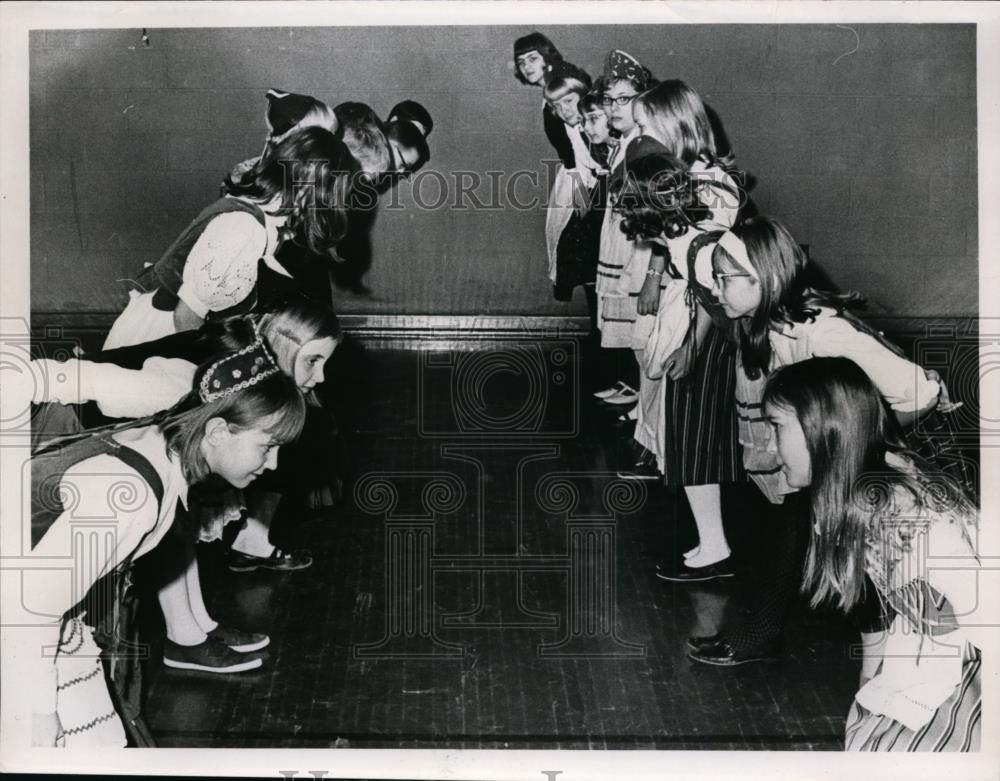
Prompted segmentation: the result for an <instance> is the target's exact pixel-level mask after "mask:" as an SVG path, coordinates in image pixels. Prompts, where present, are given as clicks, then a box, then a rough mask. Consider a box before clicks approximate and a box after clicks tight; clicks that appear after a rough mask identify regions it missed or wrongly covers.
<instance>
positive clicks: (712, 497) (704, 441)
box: [632, 79, 742, 582]
mask: <svg viewBox="0 0 1000 781" xmlns="http://www.w3.org/2000/svg"><path fill="white" fill-rule="evenodd" d="M632 115H633V119H634V120H635V123H636V126H637V127H638V128H639V130H640V132H641V133H642V134H643V135H644V136H649V137H651V138H654V139H656V140H657V141H659V142H660V143H661V144H663V145H664V147H665V149H666V150H667V152H668V153H669V154H670V155H672V156H673V157H674V158H675V159H676V160H677V161H678V163H679V164H680V165H681V167H682V168H683V169H684V170H686V171H687V172H688V177H687V179H686V181H688V182H689V184H690V187H691V188H692V194H694V195H695V197H696V199H697V200H698V201H699V202H700V203H701V205H702V206H703V207H704V208H705V209H706V213H705V214H704V215H703V218H702V222H701V224H700V227H701V228H702V229H703V230H711V229H716V230H725V229H727V228H730V227H732V225H733V223H734V222H735V221H736V215H737V211H738V209H739V207H740V203H741V195H742V191H741V188H740V187H739V184H738V182H737V178H736V174H737V172H736V171H735V170H734V169H733V166H732V156H731V155H727V156H726V158H725V159H723V158H721V157H720V155H719V153H718V151H717V146H716V138H715V133H714V132H713V129H712V125H711V123H710V121H709V117H708V113H707V112H706V110H705V106H704V104H703V103H702V100H701V98H700V97H699V96H698V93H696V92H695V91H694V90H693V89H691V88H690V87H688V86H687V85H686V84H685V83H684V82H682V81H678V80H676V79H672V80H669V81H664V82H661V83H659V84H657V85H656V86H654V87H653V88H652V89H650V90H647V91H646V92H644V93H642V94H641V95H639V96H638V97H637V98H636V99H635V100H634V101H633V107H632ZM654 175H655V174H654ZM688 241H690V239H688ZM676 251H677V250H676V248H673V249H671V257H672V259H673V261H674V262H675V263H676V264H681V265H683V263H684V256H683V255H681V256H679V257H678V256H677V255H676ZM662 269H663V266H662V260H660V259H658V258H656V257H654V258H652V259H651V266H650V270H649V271H651V272H652V273H653V274H654V275H650V273H647V274H646V276H645V278H643V277H642V276H640V273H641V272H642V271H643V270H642V269H635V268H634V269H633V280H632V286H633V288H634V289H636V290H638V293H639V310H640V314H642V313H643V312H645V311H650V310H651V311H654V312H655V311H658V308H659V299H660V295H661V294H660V285H659V284H657V283H658V281H659V279H658V278H657V277H656V276H655V272H656V271H662ZM688 284H689V285H690V284H692V283H690V282H689V283H688ZM710 288H711V284H710V283H709V284H708V286H707V287H703V288H701V289H700V290H699V292H700V293H702V296H701V302H702V304H703V306H699V307H698V310H697V311H698V314H699V318H698V322H696V323H695V325H694V327H692V328H691V329H690V338H689V339H685V340H684V342H683V343H682V344H680V345H679V346H678V347H677V348H676V349H675V350H674V352H673V353H672V354H671V355H670V356H669V357H668V358H667V359H666V376H667V378H668V379H669V380H670V382H667V383H666V387H665V388H664V390H663V393H664V396H665V400H664V403H663V404H653V405H652V406H651V407H650V408H649V413H650V414H649V416H648V417H650V418H652V420H651V421H650V427H651V429H653V430H655V431H657V432H661V433H660V437H661V439H662V440H663V441H665V442H666V443H677V442H684V443H685V445H684V446H683V447H676V446H673V444H671V447H670V448H669V450H670V455H671V456H672V457H668V454H666V453H664V459H663V460H664V461H665V465H664V469H663V472H664V474H665V476H666V478H667V483H668V484H671V483H677V484H681V485H684V486H685V489H684V490H685V494H686V496H687V499H688V503H689V504H690V506H691V512H692V514H693V516H694V519H695V525H696V527H697V529H698V542H697V544H696V545H695V547H694V548H692V549H691V550H689V551H687V552H686V553H685V554H684V556H683V560H682V561H681V562H678V563H676V564H674V563H669V562H661V563H660V564H658V565H657V576H658V577H660V578H661V579H663V580H670V581H677V582H694V581H704V580H713V579H715V578H722V577H731V576H732V574H733V572H732V569H731V568H730V566H729V561H728V560H729V556H730V549H729V543H728V542H727V540H726V535H725V532H724V530H723V525H722V500H721V492H720V488H719V484H720V483H723V482H725V483H729V482H733V481H735V480H737V479H741V478H742V475H741V474H740V471H741V470H740V469H739V464H738V457H737V451H736V436H735V433H736V432H735V428H734V426H731V425H729V422H730V421H731V420H732V418H733V414H732V410H733V404H734V400H733V377H734V374H735V360H736V351H735V346H734V345H733V343H732V342H731V341H729V340H726V339H725V338H724V336H723V331H724V330H727V329H726V322H725V320H726V319H725V317H724V316H723V315H722V314H721V313H720V312H719V311H718V307H717V306H715V305H713V304H714V302H712V301H711V300H710V299H711V296H710V294H709V290H710ZM694 292H695V289H694V288H692V295H693V294H694ZM706 299H708V300H706ZM692 301H693V299H692ZM693 311H694V310H693ZM708 311H711V312H712V313H713V314H714V315H715V317H716V318H717V320H718V322H719V324H720V325H722V326H723V328H722V329H719V328H712V327H711V324H712V319H711V317H710V316H709V315H708ZM702 352H704V355H702ZM696 367H697V370H696V371H695V369H696ZM688 377H690V380H689V379H687V378H688ZM702 388H712V394H711V403H710V404H706V403H701V404H698V403H697V402H696V401H695V399H701V400H702V402H704V401H705V398H706V397H705V396H704V394H703V392H702V390H701V389H702ZM641 403H642V402H641V401H640V404H641ZM692 404H695V405H696V407H697V409H696V408H695V407H692ZM709 409H711V410H712V411H713V412H712V414H709V412H708V411H709ZM664 430H666V433H665V434H663V433H662V432H663V431H664Z"/></svg>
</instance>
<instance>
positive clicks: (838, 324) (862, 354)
mask: <svg viewBox="0 0 1000 781" xmlns="http://www.w3.org/2000/svg"><path fill="white" fill-rule="evenodd" d="M769 336H770V341H771V369H772V370H773V369H776V368H778V367H779V366H787V365H788V364H791V363H798V362H799V361H804V360H806V359H808V358H815V357H842V358H850V359H851V360H852V361H854V362H855V363H856V364H857V365H858V366H860V367H861V368H862V369H863V370H864V372H865V374H867V375H868V377H869V378H870V379H871V381H872V383H873V384H874V385H875V387H876V388H878V391H879V393H880V394H882V397H883V398H884V399H885V400H886V402H887V403H888V404H889V405H890V406H891V407H892V408H893V410H895V411H896V412H918V411H920V410H923V409H926V408H927V407H929V406H930V405H931V403H932V402H933V401H934V400H935V399H936V398H937V396H938V394H939V393H940V392H941V386H940V385H939V384H938V383H937V382H935V381H934V380H930V379H927V376H926V375H925V374H924V370H923V369H921V368H920V367H919V366H917V365H916V364H915V363H911V362H910V361H908V360H906V358H902V357H900V356H898V355H896V354H895V353H894V352H892V351H891V350H890V349H889V348H887V347H886V346H885V345H883V344H881V343H880V342H879V341H878V340H877V339H875V338H874V337H873V336H869V335H868V334H866V333H862V332H861V331H859V330H858V329H857V328H855V327H854V326H853V325H852V324H851V323H850V322H848V321H847V320H845V319H844V318H842V317H838V316H837V313H836V312H834V310H832V309H827V308H823V309H821V310H820V313H819V314H818V315H817V317H816V319H815V320H814V321H813V322H811V323H792V324H787V325H783V326H782V328H781V330H780V331H776V330H772V331H770V333H769Z"/></svg>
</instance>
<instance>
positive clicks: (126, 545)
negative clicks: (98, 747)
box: [4, 426, 188, 718]
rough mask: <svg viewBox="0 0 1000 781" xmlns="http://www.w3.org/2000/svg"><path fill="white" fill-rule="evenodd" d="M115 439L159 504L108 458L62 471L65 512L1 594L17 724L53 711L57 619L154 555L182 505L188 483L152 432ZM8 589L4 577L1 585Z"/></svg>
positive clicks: (128, 433)
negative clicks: (149, 468) (118, 571)
mask: <svg viewBox="0 0 1000 781" xmlns="http://www.w3.org/2000/svg"><path fill="white" fill-rule="evenodd" d="M114 438H115V439H116V440H117V441H118V442H120V443H121V444H123V445H127V446H128V447H130V448H132V449H133V450H136V451H138V452H139V453H140V454H142V455H143V456H145V457H146V458H147V459H148V460H149V462H150V463H151V464H152V465H153V468H154V469H156V471H157V473H158V474H159V476H160V479H161V480H162V481H163V501H162V502H161V503H160V505H159V509H157V501H156V496H155V494H154V493H153V492H152V490H150V489H149V487H148V485H147V484H146V483H145V482H144V481H143V479H142V477H141V476H140V475H139V473H138V472H136V471H135V470H134V469H132V468H131V467H129V466H127V465H126V464H125V463H124V462H122V461H121V460H119V459H117V458H115V457H114V456H110V455H99V456H94V457H92V458H88V459H86V460H84V461H81V462H80V463H79V464H76V465H74V466H73V467H71V468H69V469H67V470H66V473H65V474H64V476H63V479H62V480H61V481H60V483H59V490H60V493H61V495H64V496H66V497H69V498H70V501H69V502H67V506H68V509H67V510H66V511H65V512H63V513H62V515H60V516H59V517H58V518H57V519H56V520H55V522H54V523H53V524H52V526H51V527H50V528H49V529H48V531H46V533H45V536H44V537H42V539H41V540H40V541H39V542H38V545H36V546H35V547H34V548H33V549H31V550H24V551H23V552H22V556H21V559H20V561H19V567H18V569H20V573H17V574H19V575H20V579H19V582H20V586H19V587H18V588H17V589H16V592H14V593H12V591H11V589H9V588H8V589H6V591H7V593H6V594H5V595H4V608H5V620H6V621H9V624H8V626H10V627H11V629H12V631H11V632H10V633H9V640H10V641H12V642H11V645H10V646H9V648H10V650H11V651H12V652H13V653H11V654H10V655H9V656H5V662H10V663H11V665H12V667H13V668H14V669H13V670H11V671H10V672H11V673H12V674H11V675H10V677H8V678H6V680H7V682H8V683H9V684H13V688H14V689H15V690H16V697H17V699H15V700H13V701H15V702H17V703H18V705H17V710H18V711H19V712H20V713H21V714H22V717H25V714H27V718H30V714H31V713H32V712H34V713H38V714H45V713H52V712H54V711H55V709H56V687H57V685H58V683H59V682H58V680H57V673H56V667H55V665H54V664H53V652H54V650H55V648H56V646H57V645H58V643H59V632H60V624H61V621H62V617H63V615H64V614H65V613H67V612H68V611H69V610H71V609H72V608H73V607H74V606H75V605H76V604H77V603H78V602H79V601H80V600H81V599H83V597H84V596H85V595H86V593H87V591H88V590H89V589H90V587H91V586H92V585H93V584H94V583H96V582H97V581H98V580H99V579H100V578H101V577H103V576H104V575H106V574H107V573H109V572H111V571H112V570H114V569H115V568H116V567H118V566H119V565H120V564H122V563H123V562H124V561H125V560H126V559H128V557H129V556H130V555H132V556H133V558H138V557H139V556H142V555H144V554H146V553H148V552H149V551H151V550H153V548H155V547H156V545H157V544H158V543H159V542H160V540H161V539H162V538H163V536H164V535H165V534H166V533H167V530H168V529H169V528H170V526H171V524H173V521H174V512H175V509H176V507H177V503H178V501H179V502H180V503H181V504H182V505H183V506H185V507H186V506H187V491H188V484H187V481H186V480H185V479H184V475H183V473H182V471H181V465H180V462H179V461H178V460H176V459H172V458H170V457H169V456H168V455H167V451H166V442H165V440H164V439H163V435H162V434H161V433H160V432H159V430H158V429H157V428H156V427H155V426H149V427H146V428H140V429H134V430H131V431H124V432H121V433H119V434H116V435H114ZM63 492H65V493H64V494H63ZM24 547H25V548H27V547H28V546H27V545H25V546H24ZM33 562H34V563H33ZM13 583H14V581H13V580H11V581H10V582H9V583H8V581H7V579H6V578H5V584H6V585H12V584H13ZM92 620H93V619H92ZM84 622H85V623H86V622H87V621H86V619H84ZM15 630H16V631H15ZM10 693H11V692H8V694H10Z"/></svg>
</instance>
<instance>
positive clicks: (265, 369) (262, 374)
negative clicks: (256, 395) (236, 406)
mask: <svg viewBox="0 0 1000 781" xmlns="http://www.w3.org/2000/svg"><path fill="white" fill-rule="evenodd" d="M253 328H254V333H255V334H256V336H257V338H256V339H255V340H254V343H253V344H251V345H250V346H248V347H244V348H243V349H242V350H238V351H237V352H234V353H230V354H229V355H227V356H225V357H224V358H220V359H219V360H217V361H216V362H215V363H213V364H212V365H211V366H209V367H208V369H207V370H206V371H205V374H204V375H203V376H202V378H201V383H200V385H199V387H198V395H199V396H200V397H201V400H202V402H205V403H207V402H210V401H218V400H219V399H222V398H225V397H226V396H229V395H230V394H233V393H238V392H239V391H242V390H246V389H247V388H250V387H253V386H254V385H256V384H257V383H258V382H260V381H261V380H266V379H267V378H268V377H271V376H273V375H275V374H277V373H278V372H280V371H281V369H279V368H278V362H277V361H276V360H275V359H274V356H273V355H271V351H270V350H268V349H267V345H266V344H265V343H264V339H263V337H262V336H261V335H260V332H259V331H258V330H257V324H256V323H254V326H253Z"/></svg>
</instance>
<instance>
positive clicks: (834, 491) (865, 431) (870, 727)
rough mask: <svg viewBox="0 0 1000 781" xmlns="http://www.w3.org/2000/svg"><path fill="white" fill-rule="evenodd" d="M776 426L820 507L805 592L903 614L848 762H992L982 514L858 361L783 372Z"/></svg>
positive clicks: (776, 391) (860, 702) (813, 519)
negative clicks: (979, 546) (920, 448)
mask: <svg viewBox="0 0 1000 781" xmlns="http://www.w3.org/2000/svg"><path fill="white" fill-rule="evenodd" d="M762 413H763V417H764V420H765V421H766V423H767V424H768V425H769V426H771V428H772V429H773V438H772V440H771V446H770V452H772V453H773V454H774V455H775V457H776V462H777V463H778V464H780V468H781V472H782V475H783V476H784V478H785V481H786V482H787V484H788V485H789V486H791V487H793V488H799V489H801V490H803V491H806V492H808V495H809V510H810V513H809V518H808V521H807V519H805V518H803V519H802V522H803V524H806V523H808V525H807V530H808V529H810V528H811V532H812V533H811V534H809V553H808V556H807V559H806V567H805V581H804V583H803V587H802V590H803V592H805V593H807V594H809V595H810V596H811V598H812V604H813V606H816V605H819V604H822V603H832V604H833V605H834V606H836V607H837V608H839V609H841V610H843V611H844V612H848V611H850V610H851V608H852V607H854V606H856V605H858V604H859V603H860V602H861V600H862V599H863V597H865V596H866V595H865V591H866V589H873V590H874V591H875V592H876V594H875V596H877V598H878V599H880V600H881V601H883V602H884V603H886V605H887V607H888V608H889V610H890V611H891V612H892V613H893V614H894V618H893V621H892V626H891V627H890V629H889V632H888V635H887V637H886V638H885V641H884V649H883V650H884V653H883V658H882V659H881V660H880V664H879V666H878V667H877V669H876V671H875V672H874V675H872V676H871V678H870V679H869V680H867V682H864V684H863V685H862V687H861V688H860V690H859V691H858V693H857V694H856V695H855V698H854V703H853V705H852V706H851V710H850V714H849V715H848V718H847V727H846V746H845V747H846V749H847V750H848V751H978V750H979V748H980V741H981V722H980V717H981V711H982V684H981V664H982V661H981V657H982V655H981V652H980V647H982V642H983V640H984V639H985V638H984V636H983V634H982V627H985V626H989V625H990V624H991V622H989V621H985V620H983V618H979V617H977V615H976V611H977V609H978V608H979V603H980V602H981V595H982V594H984V593H985V594H988V593H995V589H993V590H991V589H989V588H988V587H986V584H984V583H983V582H982V580H981V579H982V575H983V574H985V573H981V572H980V571H979V570H980V561H979V559H978V557H977V553H976V546H975V543H974V540H975V538H976V527H977V521H978V512H977V510H976V507H975V505H974V504H973V503H972V501H970V500H969V499H968V498H967V497H966V496H965V495H964V494H963V492H962V490H961V489H960V488H959V486H958V484H957V483H955V482H954V481H953V480H951V478H949V477H947V476H945V475H944V474H943V473H942V472H940V471H936V470H934V469H932V468H930V466H929V465H928V464H927V463H926V462H924V461H923V460H922V459H920V458H919V457H917V456H916V455H915V454H913V453H912V452H910V451H907V450H905V449H904V448H903V447H902V445H901V443H900V440H899V438H898V437H897V436H896V435H895V434H894V433H893V432H894V429H895V428H896V427H895V426H894V425H893V421H891V420H889V419H888V416H887V415H886V412H885V407H884V405H883V403H882V399H881V397H880V393H879V391H878V390H877V389H876V388H875V386H874V384H873V383H872V381H871V379H870V377H869V375H868V374H866V372H865V370H863V369H862V368H860V367H859V366H858V365H857V364H855V363H853V362H852V361H849V360H847V359H846V358H811V359H808V360H805V361H801V362H799V363H795V364H792V365H789V366H785V367H782V368H780V369H778V370H776V371H775V372H773V373H772V374H771V376H769V377H768V380H767V385H766V388H765V391H764V395H763V407H762ZM931 557H933V558H931ZM946 560H947V564H946Z"/></svg>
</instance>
